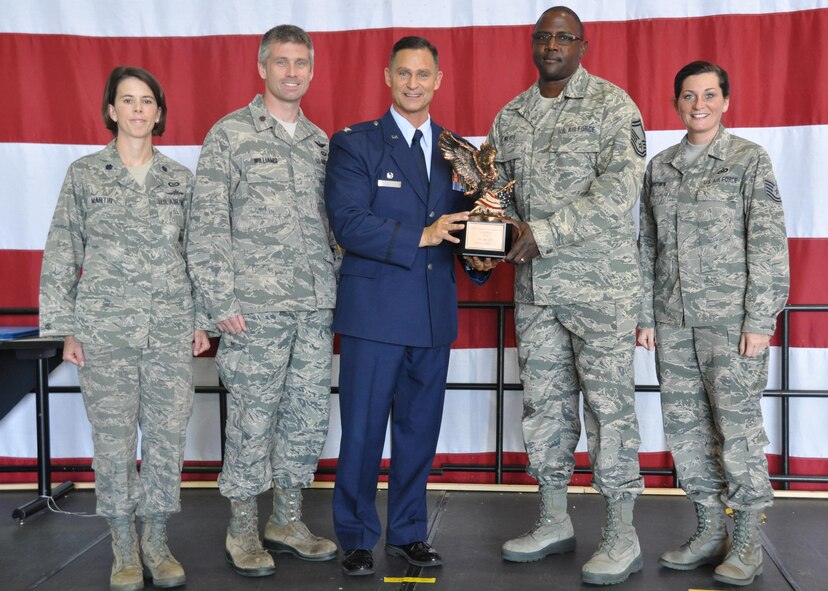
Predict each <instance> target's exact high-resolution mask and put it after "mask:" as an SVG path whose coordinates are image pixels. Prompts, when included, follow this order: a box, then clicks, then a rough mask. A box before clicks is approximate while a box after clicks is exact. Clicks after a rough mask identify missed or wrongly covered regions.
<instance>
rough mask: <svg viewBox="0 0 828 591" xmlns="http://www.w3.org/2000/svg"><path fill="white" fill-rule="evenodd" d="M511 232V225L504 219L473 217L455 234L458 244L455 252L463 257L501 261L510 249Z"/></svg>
mask: <svg viewBox="0 0 828 591" xmlns="http://www.w3.org/2000/svg"><path fill="white" fill-rule="evenodd" d="M512 230H513V225H512V224H511V223H509V222H508V221H506V220H505V219H504V218H495V217H492V216H485V217H482V216H481V217H479V218H476V217H474V216H473V217H471V218H469V221H467V222H466V228H465V229H464V230H463V231H461V232H458V233H457V237H458V238H460V243H459V244H457V245H456V247H455V250H456V251H457V252H458V253H459V254H461V255H463V256H469V257H488V258H492V259H502V258H503V257H505V256H506V253H508V252H509V251H510V250H511V248H512Z"/></svg>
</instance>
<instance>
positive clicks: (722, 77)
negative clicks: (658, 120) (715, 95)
mask: <svg viewBox="0 0 828 591" xmlns="http://www.w3.org/2000/svg"><path fill="white" fill-rule="evenodd" d="M698 74H716V76H718V78H719V88H721V89H722V96H723V97H725V98H728V97H729V96H730V78H729V77H728V75H727V72H726V71H725V69H724V68H723V67H721V66H720V65H718V64H714V63H713V62H705V61H702V60H698V61H695V62H690V63H689V64H687V65H686V66H684V67H683V68H682V69H681V70H679V71H678V74H676V78H675V80H673V99H674V100H678V97H679V95H680V94H681V85H682V84H684V81H685V79H687V78H689V77H690V76H697V75H698Z"/></svg>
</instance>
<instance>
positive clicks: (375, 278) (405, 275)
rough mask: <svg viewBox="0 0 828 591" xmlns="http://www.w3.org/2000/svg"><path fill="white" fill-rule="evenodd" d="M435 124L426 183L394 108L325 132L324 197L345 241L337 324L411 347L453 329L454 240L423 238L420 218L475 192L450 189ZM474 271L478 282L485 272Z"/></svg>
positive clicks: (426, 219)
mask: <svg viewBox="0 0 828 591" xmlns="http://www.w3.org/2000/svg"><path fill="white" fill-rule="evenodd" d="M431 130H432V140H431V141H432V154H431V182H430V183H429V185H428V187H426V186H425V184H423V183H421V182H419V177H418V169H417V165H416V163H415V161H414V156H415V155H416V153H415V154H412V152H411V149H410V148H409V146H408V143H407V142H406V140H405V138H404V137H403V134H402V132H400V130H399V128H398V127H397V124H396V123H395V122H394V119H393V117H392V116H391V113H390V111H389V112H388V113H386V114H385V116H383V117H382V118H381V119H379V120H376V121H367V122H365V123H360V124H358V125H354V126H353V127H350V128H348V127H346V128H345V129H344V130H342V131H340V132H338V133H337V134H335V135H334V136H333V138H332V139H331V147H330V154H329V157H328V167H327V177H326V181H325V200H326V203H327V208H328V216H329V218H330V221H331V227H332V229H333V232H334V235H335V236H336V240H337V242H338V243H339V245H340V246H341V247H342V248H343V249H344V250H345V256H344V258H343V260H342V267H341V269H340V279H339V289H338V292H337V304H336V312H335V314H334V324H333V329H334V331H335V332H338V333H340V334H345V335H350V336H354V337H359V338H363V339H369V340H374V341H379V342H384V343H392V344H398V345H407V346H415V347H434V346H439V345H446V344H450V343H451V342H452V341H453V340H454V339H455V338H457V288H456V277H455V268H454V258H455V257H454V251H453V246H454V245H453V244H452V243H449V242H444V243H443V244H440V245H439V246H435V247H428V248H419V243H420V236H421V235H422V232H423V228H425V227H426V226H430V225H431V224H432V223H434V222H435V221H436V220H437V219H438V218H439V217H440V216H441V215H444V214H447V213H455V212H458V211H467V210H469V209H471V207H472V202H471V200H469V199H468V198H466V197H464V196H463V193H462V192H460V191H454V190H452V188H451V166H450V165H449V163H448V162H447V161H446V160H445V159H444V158H443V156H442V154H441V153H440V150H439V148H438V147H437V138H438V137H439V136H440V132H441V131H442V130H443V128H442V127H440V126H439V125H437V124H435V123H434V122H433V121H432V123H431ZM470 276H471V277H472V279H473V280H475V281H476V282H478V283H479V282H481V277H482V275H478V274H474V273H473V274H471V275H470Z"/></svg>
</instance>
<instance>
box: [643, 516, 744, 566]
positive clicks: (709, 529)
mask: <svg viewBox="0 0 828 591" xmlns="http://www.w3.org/2000/svg"><path fill="white" fill-rule="evenodd" d="M693 505H694V506H695V508H696V520H697V521H698V525H697V527H696V533H694V534H693V535H692V536H691V537H690V539H689V540H687V541H686V542H685V543H684V544H682V546H681V547H680V548H677V549H676V550H668V551H667V552H665V553H664V554H662V555H661V558H659V559H658V563H659V564H660V565H661V566H666V567H667V568H672V569H675V570H692V569H694V568H698V567H700V566H702V565H703V564H718V563H720V562H721V561H722V559H723V558H724V557H725V555H726V554H727V550H728V548H729V546H730V544H729V543H728V539H727V525H726V524H725V512H724V507H722V506H721V505H720V504H716V505H713V506H711V507H708V506H706V505H702V504H701V503H693Z"/></svg>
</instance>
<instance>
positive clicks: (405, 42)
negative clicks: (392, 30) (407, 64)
mask: <svg viewBox="0 0 828 591" xmlns="http://www.w3.org/2000/svg"><path fill="white" fill-rule="evenodd" d="M403 49H428V50H429V51H430V52H431V56H432V57H433V58H434V66H435V67H438V66H439V61H438V59H437V48H436V47H434V45H432V43H431V41H429V40H428V39H426V38H424V37H417V36H414V35H412V36H409V37H403V38H402V39H400V40H399V41H397V42H396V43H394V47H392V48H391V57H389V58H388V63H389V64H390V63H391V62H393V61H394V56H395V55H397V53H398V52H400V51H402V50H403Z"/></svg>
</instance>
